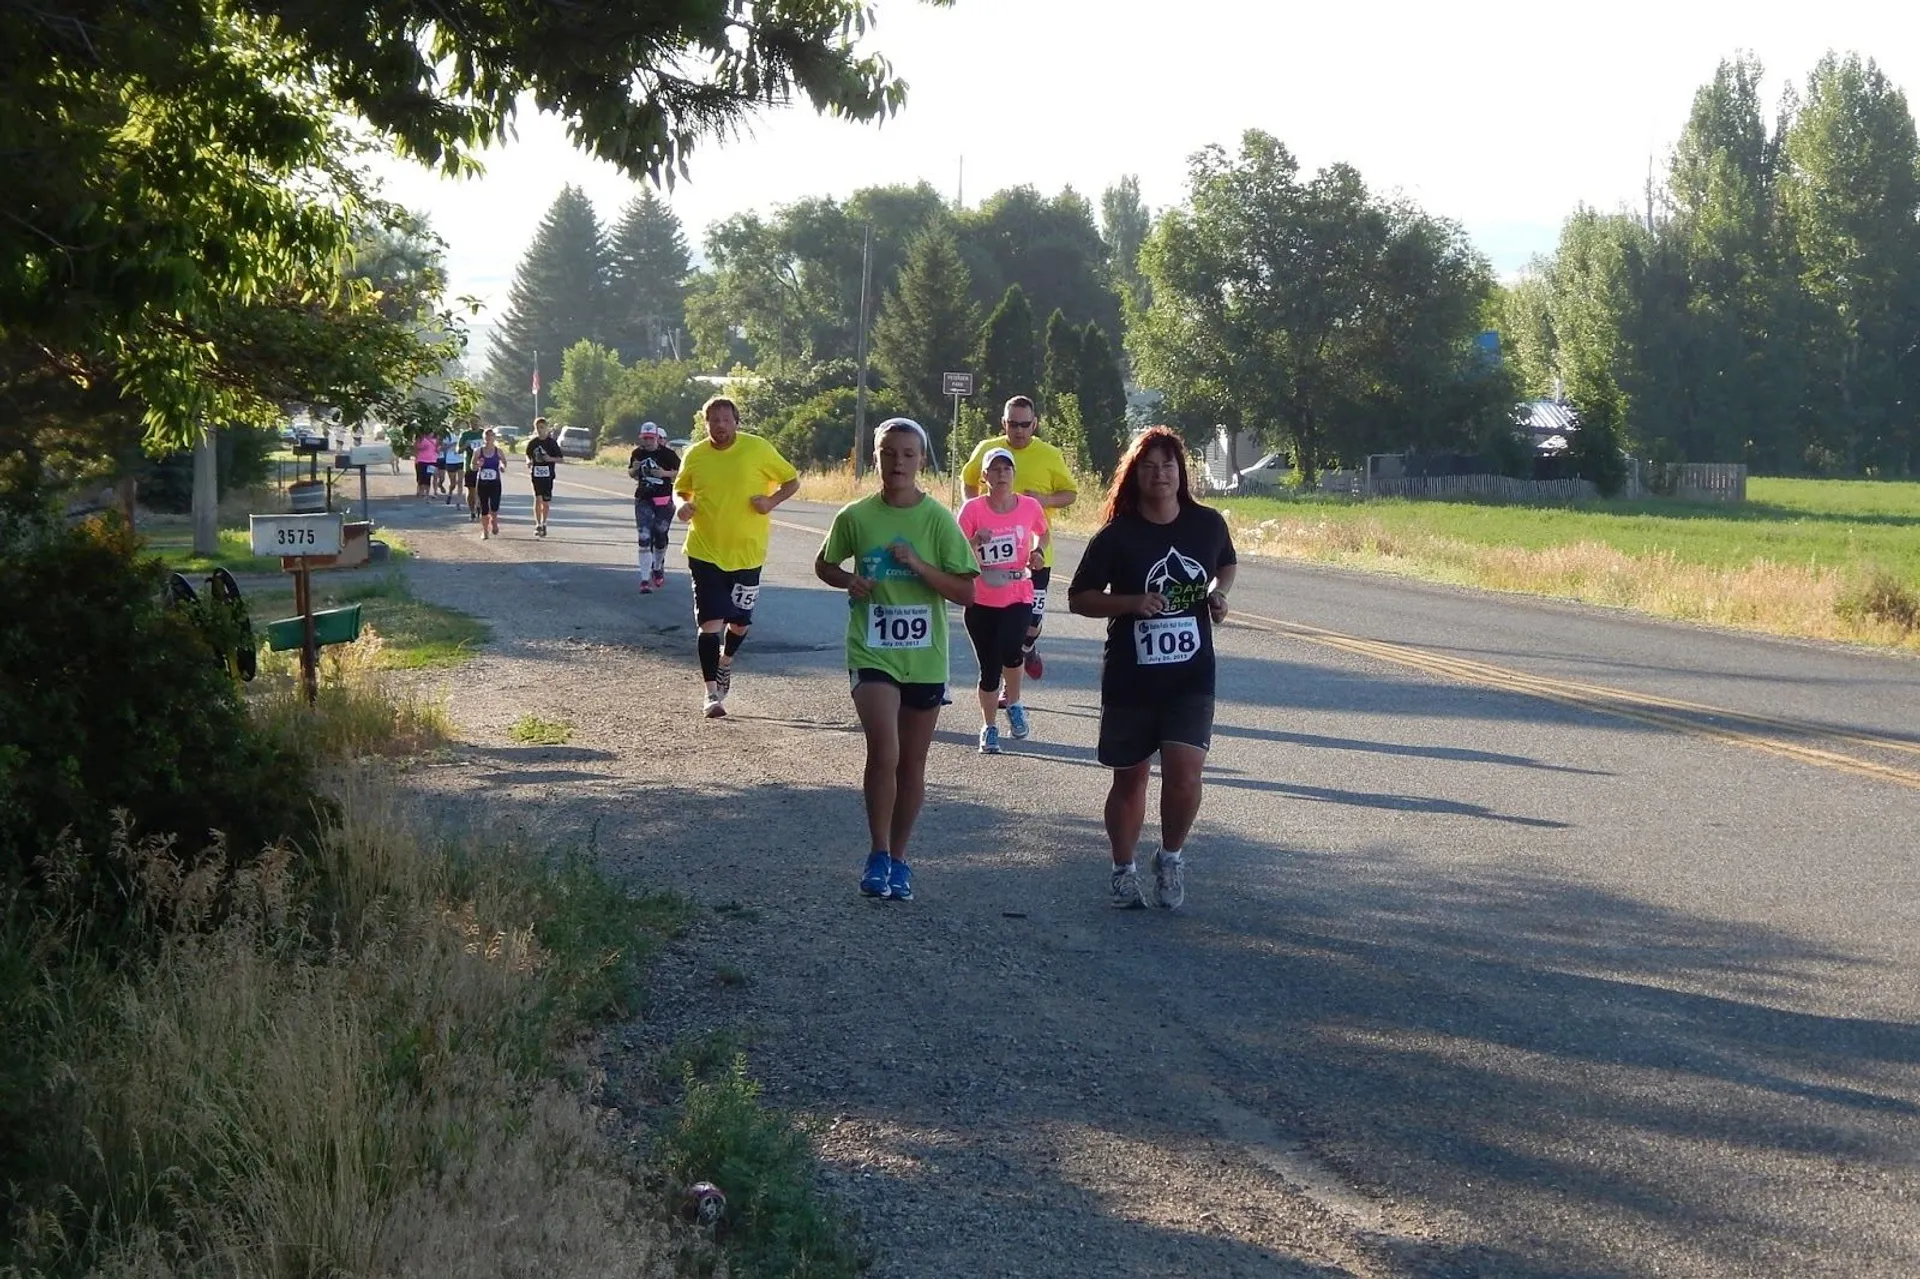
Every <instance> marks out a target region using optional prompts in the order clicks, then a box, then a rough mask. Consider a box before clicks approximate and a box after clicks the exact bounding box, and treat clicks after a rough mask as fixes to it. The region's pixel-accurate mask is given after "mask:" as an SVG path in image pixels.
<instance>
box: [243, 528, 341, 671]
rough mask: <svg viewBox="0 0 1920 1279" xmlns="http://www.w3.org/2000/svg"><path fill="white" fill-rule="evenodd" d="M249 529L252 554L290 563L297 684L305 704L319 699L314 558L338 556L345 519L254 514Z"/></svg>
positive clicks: (284, 563) (318, 645) (318, 654)
mask: <svg viewBox="0 0 1920 1279" xmlns="http://www.w3.org/2000/svg"><path fill="white" fill-rule="evenodd" d="M247 524H248V531H249V532H250V533H251V535H252V538H253V553H254V554H255V555H278V556H279V557H280V562H281V564H282V565H286V564H288V563H289V562H291V563H292V565H293V571H294V578H293V603H294V607H295V608H297V609H298V610H299V611H300V684H301V687H302V688H303V689H304V690H305V692H306V695H307V705H309V706H312V705H313V704H314V703H315V702H317V701H319V699H320V642H319V638H318V636H317V635H316V634H315V631H314V617H313V561H314V560H315V559H316V558H318V557H321V556H327V557H332V556H337V555H339V554H340V548H341V543H342V541H343V540H344V538H345V521H344V520H343V519H342V518H341V517H340V516H339V515H338V514H328V515H255V516H251V517H249V519H248V521H247Z"/></svg>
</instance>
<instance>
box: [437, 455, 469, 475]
mask: <svg viewBox="0 0 1920 1279" xmlns="http://www.w3.org/2000/svg"><path fill="white" fill-rule="evenodd" d="M440 469H441V470H443V471H445V472H446V473H447V478H448V479H452V478H453V477H454V476H455V475H457V474H458V473H459V472H461V471H464V470H466V469H467V464H466V463H465V462H462V461H461V460H460V459H459V458H457V457H456V458H449V459H445V460H443V461H442V462H441V463H440Z"/></svg>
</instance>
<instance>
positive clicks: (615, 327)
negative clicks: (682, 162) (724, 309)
mask: <svg viewBox="0 0 1920 1279" xmlns="http://www.w3.org/2000/svg"><path fill="white" fill-rule="evenodd" d="M692 271H693V255H692V254H691V253H690V252H689V251H688V249H687V237H686V234H685V233H684V232H683V231H682V229H681V226H680V219H679V218H678V217H677V216H675V214H674V212H673V209H672V208H671V207H669V206H668V204H667V202H666V201H665V200H662V199H660V198H659V197H658V196H656V195H655V194H654V193H653V188H652V187H645V188H642V190H641V192H640V194H639V195H638V196H636V197H635V198H634V199H632V200H631V201H629V202H628V203H627V207H626V208H625V209H623V210H622V211H621V214H620V224H619V226H618V227H616V228H615V229H614V232H613V243H612V247H611V251H610V253H609V255H608V290H607V292H608V296H607V317H608V319H607V341H608V344H609V345H611V346H612V347H613V348H614V350H616V351H618V352H619V353H620V358H621V359H622V360H623V361H625V362H626V363H629V364H631V363H633V362H634V361H635V360H665V359H673V360H678V359H684V358H686V356H687V355H689V354H691V350H690V347H689V342H688V339H687V336H686V333H685V329H686V322H687V300H686V299H687V277H688V276H689V275H690V274H691V273H692Z"/></svg>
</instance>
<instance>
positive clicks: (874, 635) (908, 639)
mask: <svg viewBox="0 0 1920 1279" xmlns="http://www.w3.org/2000/svg"><path fill="white" fill-rule="evenodd" d="M867 643H869V644H871V645H873V647H875V648H929V647H931V646H932V644H933V608H932V606H930V605H927V604H875V605H873V606H872V608H871V609H870V611H869V612H868V614H867Z"/></svg>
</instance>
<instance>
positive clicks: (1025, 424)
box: [1007, 418, 1037, 431]
mask: <svg viewBox="0 0 1920 1279" xmlns="http://www.w3.org/2000/svg"><path fill="white" fill-rule="evenodd" d="M1036 420H1037V419H1034V418H1028V419H1027V420H1026V421H1024V422H1018V421H1015V420H1014V419H1012V418H1008V419H1007V429H1008V430H1009V431H1011V430H1012V429H1013V428H1014V427H1016V426H1018V427H1029V426H1032V425H1033V424H1034V422H1035V421H1036Z"/></svg>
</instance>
